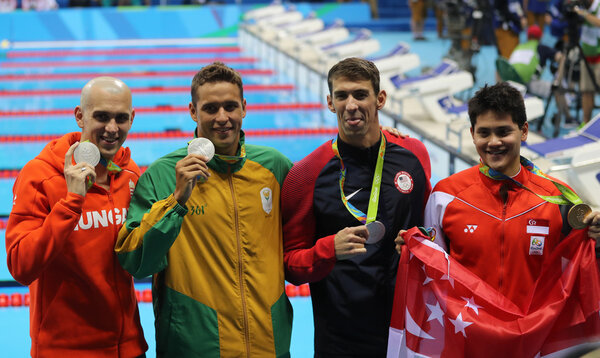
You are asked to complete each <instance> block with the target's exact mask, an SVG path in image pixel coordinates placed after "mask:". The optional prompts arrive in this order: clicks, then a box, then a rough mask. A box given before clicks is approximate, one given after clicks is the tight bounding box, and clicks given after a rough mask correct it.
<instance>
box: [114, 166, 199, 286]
mask: <svg viewBox="0 0 600 358" xmlns="http://www.w3.org/2000/svg"><path fill="white" fill-rule="evenodd" d="M155 164H156V165H152V166H151V167H150V168H148V170H147V171H146V173H144V174H143V175H142V176H141V177H140V180H139V181H138V184H137V186H136V188H135V192H134V194H133V196H132V198H131V203H130V205H129V212H128V214H127V221H126V222H125V225H123V227H122V228H121V230H120V232H119V236H118V238H117V243H116V245H115V252H116V253H117V257H118V258H119V262H120V263H121V266H123V268H124V269H125V270H127V271H128V272H129V273H131V275H133V276H134V277H135V278H143V277H146V276H149V275H152V274H154V273H157V272H160V271H162V270H163V269H164V268H165V267H166V266H167V265H168V261H167V253H168V252H169V249H170V248H171V245H173V243H174V242H175V239H176V238H177V236H178V235H179V231H180V229H181V224H182V222H183V218H184V217H185V215H186V214H187V212H188V209H187V208H186V207H184V206H181V205H179V203H178V202H177V200H175V198H174V197H173V194H172V193H173V190H174V188H175V169H174V166H171V165H164V164H165V163H162V164H161V163H158V164H157V163H155Z"/></svg>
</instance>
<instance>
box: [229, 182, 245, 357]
mask: <svg viewBox="0 0 600 358" xmlns="http://www.w3.org/2000/svg"><path fill="white" fill-rule="evenodd" d="M228 181H229V189H230V190H231V199H232V200H233V210H234V227H235V237H236V240H237V254H238V280H239V284H240V297H241V299H242V313H243V314H244V343H245V345H246V357H250V331H249V329H248V309H247V307H246V294H245V287H244V274H243V272H244V264H243V261H242V242H241V238H240V225H239V212H238V206H237V201H236V200H235V190H234V188H233V176H232V175H229V178H228Z"/></svg>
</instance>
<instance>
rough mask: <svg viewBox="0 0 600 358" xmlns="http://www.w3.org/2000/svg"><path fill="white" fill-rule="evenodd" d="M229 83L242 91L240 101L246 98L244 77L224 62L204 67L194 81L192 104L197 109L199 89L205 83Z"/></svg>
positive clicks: (216, 62)
mask: <svg viewBox="0 0 600 358" xmlns="http://www.w3.org/2000/svg"><path fill="white" fill-rule="evenodd" d="M215 82H229V83H233V84H234V85H236V86H238V88H239V89H240V100H242V99H243V98H244V88H243V84H242V76H240V74H239V73H238V72H237V71H236V70H234V69H233V68H231V67H229V66H227V65H225V64H224V63H223V62H219V61H215V62H213V63H211V64H210V65H207V66H204V67H202V69H201V70H200V71H198V72H197V73H196V75H194V78H193V79H192V90H191V92H192V104H193V105H194V107H196V103H197V102H198V99H199V98H198V87H200V86H202V85H203V84H205V83H215Z"/></svg>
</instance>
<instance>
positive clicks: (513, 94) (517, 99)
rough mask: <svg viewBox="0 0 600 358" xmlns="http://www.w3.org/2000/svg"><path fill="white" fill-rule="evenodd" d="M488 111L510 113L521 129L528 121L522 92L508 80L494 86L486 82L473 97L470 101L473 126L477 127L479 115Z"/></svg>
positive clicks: (470, 117) (501, 113)
mask: <svg viewBox="0 0 600 358" xmlns="http://www.w3.org/2000/svg"><path fill="white" fill-rule="evenodd" d="M488 111H492V112H494V113H497V114H500V115H506V114H508V115H510V116H511V118H512V121H513V122H514V123H516V124H517V126H518V127H519V129H520V128H523V125H524V124H525V122H527V114H526V113H525V102H524V101H523V96H522V95H521V92H519V90H517V89H516V88H515V87H513V86H511V85H510V84H508V83H506V82H500V83H497V84H495V85H493V86H488V85H487V84H486V85H485V86H484V87H482V88H481V89H479V91H477V92H476V93H475V96H473V98H471V100H470V101H469V119H470V120H471V128H475V123H476V122H477V117H478V116H480V115H482V114H485V113H486V112H488Z"/></svg>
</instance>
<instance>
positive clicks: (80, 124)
mask: <svg viewBox="0 0 600 358" xmlns="http://www.w3.org/2000/svg"><path fill="white" fill-rule="evenodd" d="M73 114H75V121H77V126H78V127H79V128H83V110H82V109H81V107H80V106H77V107H75V110H74V111H73Z"/></svg>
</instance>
